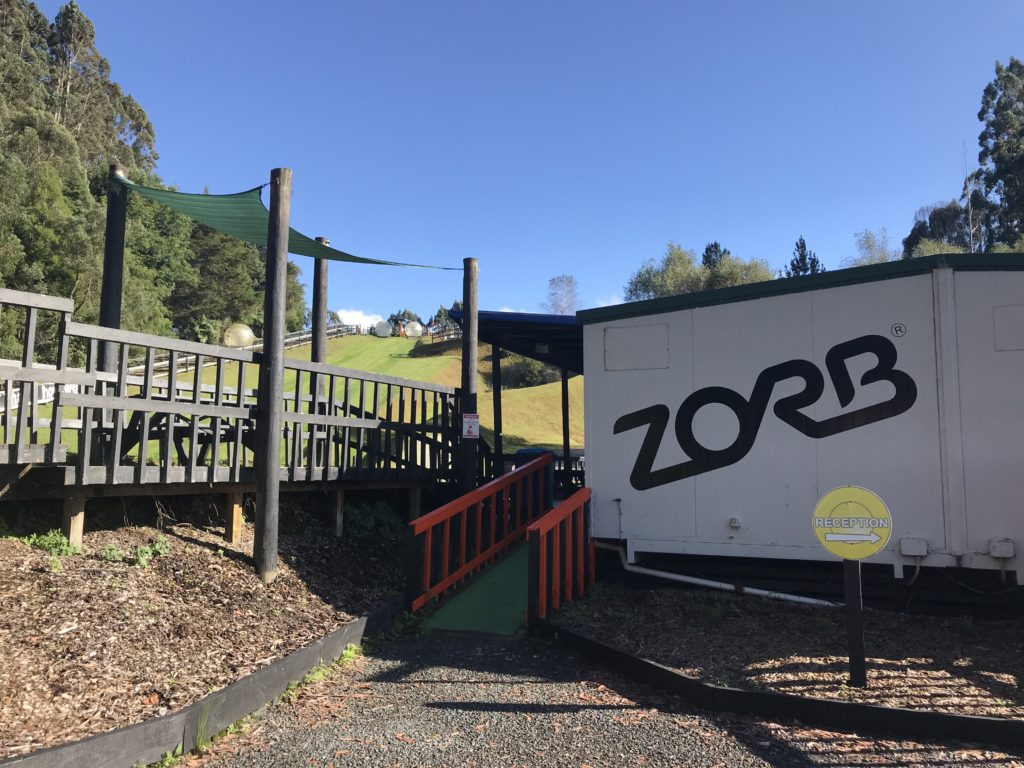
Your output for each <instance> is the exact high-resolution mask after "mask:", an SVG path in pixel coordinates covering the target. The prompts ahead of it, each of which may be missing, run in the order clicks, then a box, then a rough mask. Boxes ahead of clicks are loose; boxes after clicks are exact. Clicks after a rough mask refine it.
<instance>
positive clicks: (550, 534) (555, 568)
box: [526, 488, 594, 622]
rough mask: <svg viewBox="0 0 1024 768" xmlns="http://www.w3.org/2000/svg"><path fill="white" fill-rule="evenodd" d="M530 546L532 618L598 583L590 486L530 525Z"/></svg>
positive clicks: (556, 607)
mask: <svg viewBox="0 0 1024 768" xmlns="http://www.w3.org/2000/svg"><path fill="white" fill-rule="evenodd" d="M526 536H527V540H528V541H529V546H530V576H529V579H530V584H529V592H528V595H527V604H528V611H527V614H528V618H529V620H530V622H533V621H534V620H536V619H545V618H547V616H548V613H549V608H550V610H551V611H557V610H558V609H559V607H560V606H561V605H562V603H563V602H566V603H571V602H572V601H573V598H577V597H583V596H584V595H585V594H586V592H587V587H589V586H590V585H591V584H593V583H594V540H593V539H592V538H590V489H589V488H582V489H580V490H578V491H576V493H574V494H573V495H572V496H570V497H569V498H568V499H566V500H565V501H563V502H562V503H561V504H559V505H558V506H557V507H555V508H554V509H552V510H551V511H550V512H548V513H547V514H546V515H544V516H543V517H541V518H540V519H539V520H537V521H536V522H534V523H533V524H531V525H530V527H529V528H527V529H526Z"/></svg>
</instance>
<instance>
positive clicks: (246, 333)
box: [224, 323, 256, 347]
mask: <svg viewBox="0 0 1024 768" xmlns="http://www.w3.org/2000/svg"><path fill="white" fill-rule="evenodd" d="M255 341H256V334H254V333H253V332H252V328H250V327H249V326H248V325H246V324H245V323H232V324H231V325H229V326H228V327H227V329H226V330H225V331H224V346H225V347H248V346H249V345H250V344H252V343H254V342H255Z"/></svg>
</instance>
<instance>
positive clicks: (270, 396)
mask: <svg viewBox="0 0 1024 768" xmlns="http://www.w3.org/2000/svg"><path fill="white" fill-rule="evenodd" d="M291 197H292V171H291V169H290V168H275V169H274V170H272V171H271V172H270V223H269V225H268V227H267V272H266V275H267V276H266V288H265V291H266V293H265V294H264V296H263V352H262V357H261V360H260V387H259V401H258V409H257V420H256V457H255V469H256V530H255V534H256V540H255V543H254V545H253V558H254V559H255V561H256V573H257V574H259V577H260V579H262V580H263V583H264V584H269V583H270V582H272V581H273V580H274V577H275V576H277V518H278V500H279V492H280V484H281V477H280V472H279V467H280V464H281V459H280V451H281V410H282V406H283V402H284V310H285V294H286V290H287V281H288V218H289V214H290V212H291Z"/></svg>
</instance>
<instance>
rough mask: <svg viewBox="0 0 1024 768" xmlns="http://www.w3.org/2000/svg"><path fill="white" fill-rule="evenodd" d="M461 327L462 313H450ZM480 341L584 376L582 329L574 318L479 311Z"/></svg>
mask: <svg viewBox="0 0 1024 768" xmlns="http://www.w3.org/2000/svg"><path fill="white" fill-rule="evenodd" d="M448 314H449V315H451V317H452V319H453V320H454V321H455V322H457V323H458V324H459V325H460V326H462V324H463V323H462V320H463V313H462V311H461V310H458V309H450V310H448ZM477 326H478V330H479V334H480V340H481V341H484V342H486V343H488V344H491V345H492V346H498V347H501V348H502V349H507V350H510V351H512V352H515V353H516V354H517V355H522V356H523V357H529V358H531V359H533V360H540V361H541V362H542V363H547V364H548V365H553V366H556V367H558V368H566V369H567V370H570V371H572V372H573V373H583V326H582V325H580V324H579V323H578V322H577V321H576V318H575V317H574V316H572V315H541V314H532V313H527V312H479V313H478V319H477Z"/></svg>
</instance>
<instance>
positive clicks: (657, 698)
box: [369, 634, 874, 768]
mask: <svg viewBox="0 0 1024 768" xmlns="http://www.w3.org/2000/svg"><path fill="white" fill-rule="evenodd" d="M369 654H370V655H373V656H376V657H377V658H380V659H382V660H387V661H389V662H391V664H390V665H389V668H386V669H385V670H384V671H382V672H378V673H377V674H375V675H373V676H372V677H370V678H369V679H371V680H373V681H376V682H386V683H390V684H393V685H394V684H397V685H403V686H404V685H408V686H421V685H433V686H451V690H452V692H453V693H455V692H456V691H457V692H459V693H463V692H464V686H466V685H471V686H474V687H475V686H480V687H483V686H492V685H495V684H497V685H501V686H508V687H510V688H512V689H514V688H515V687H520V688H524V689H528V688H529V687H530V686H531V685H544V684H549V683H581V684H583V685H584V686H586V688H585V691H586V692H587V693H585V694H584V695H583V696H581V699H584V700H581V701H580V703H579V704H576V703H572V704H558V703H534V702H531V701H529V699H530V698H531V697H530V696H529V695H528V694H525V693H524V695H523V696H522V697H521V698H522V700H519V701H511V702H493V701H479V700H461V699H460V700H454V699H453V700H450V701H445V700H441V701H436V700H435V701H430V702H424V704H423V706H424V707H425V708H428V709H435V710H442V711H465V712H493V713H505V714H510V715H544V714H556V715H557V714H574V713H579V712H586V711H607V712H610V713H612V712H615V711H619V712H623V713H627V712H635V713H638V714H639V715H640V716H641V717H642V716H643V714H642V713H644V712H645V711H648V710H652V709H656V710H658V711H660V712H662V713H665V714H669V715H679V716H682V717H683V718H686V717H687V716H690V717H693V716H696V717H697V718H702V719H703V718H706V720H708V721H710V722H711V723H712V724H713V725H714V726H715V727H716V728H719V729H721V730H723V731H726V732H728V734H729V735H730V736H731V737H732V738H734V739H735V740H736V741H737V742H738V743H739V744H740V745H742V746H743V747H744V748H745V749H746V750H748V751H749V752H750V753H751V754H752V755H754V756H756V757H758V758H760V759H761V760H763V761H764V762H765V763H767V764H769V765H771V766H778V768H783V767H785V768H789V767H793V768H816V766H818V765H820V764H819V763H816V762H813V761H811V760H809V759H808V757H807V756H806V754H805V753H804V752H803V751H801V750H800V749H798V748H796V747H794V746H792V745H791V744H788V743H787V742H786V741H784V740H782V739H780V738H778V737H777V736H776V735H775V734H773V733H772V732H771V731H770V730H768V729H767V728H765V727H764V726H763V725H761V724H759V723H757V722H755V721H753V720H744V719H743V718H739V717H736V716H731V715H723V714H721V713H714V712H707V711H704V710H700V709H697V708H695V707H693V706H690V705H689V704H687V703H686V702H685V701H683V700H682V699H680V698H678V697H675V696H669V695H666V694H663V693H661V692H658V691H656V690H654V689H652V688H649V687H648V686H646V685H643V684H642V683H637V682H635V681H631V680H628V679H626V678H621V677H617V676H615V675H612V674H611V673H609V672H608V671H607V670H606V669H604V668H603V667H600V666H598V665H595V664H594V663H592V662H590V661H589V660H587V659H585V658H583V657H579V656H576V655H574V654H571V653H567V652H565V651H563V650H562V649H561V648H559V647H557V646H552V645H550V644H548V643H546V642H544V641H541V640H536V639H533V638H530V637H528V636H525V635H518V636H516V637H514V638H513V639H512V640H511V641H509V640H508V639H507V638H502V639H496V638H489V637H486V636H480V635H455V634H445V635H443V636H442V635H420V636H418V637H414V638H413V637H410V638H408V641H406V642H398V643H386V644H384V646H383V647H381V648H380V649H375V650H371V651H369ZM446 669H450V670H452V673H451V676H450V677H449V676H448V675H447V673H446V672H445V670H446ZM456 670H458V672H456ZM466 672H469V673H470V676H469V677H467V676H465V673H466ZM591 692H592V694H591ZM602 698H603V699H605V700H606V701H601V699H602ZM679 727H681V728H687V727H692V728H694V729H696V730H697V731H702V730H703V728H702V726H701V725H700V722H699V721H698V720H696V719H695V722H694V724H693V725H692V726H687V725H680V726H679ZM873 765H874V764H873Z"/></svg>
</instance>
